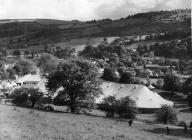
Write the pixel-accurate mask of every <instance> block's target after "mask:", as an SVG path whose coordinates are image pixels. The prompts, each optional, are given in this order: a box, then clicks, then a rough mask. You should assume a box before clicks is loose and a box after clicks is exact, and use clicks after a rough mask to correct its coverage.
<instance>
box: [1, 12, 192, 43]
mask: <svg viewBox="0 0 192 140" xmlns="http://www.w3.org/2000/svg"><path fill="white" fill-rule="evenodd" d="M190 19H191V9H185V10H176V11H160V12H149V13H140V14H136V15H133V16H128V17H126V18H121V19H117V20H111V19H103V20H93V21H86V22H85V21H77V20H74V21H61V20H51V19H28V20H25V19H13V20H11V19H10V20H0V38H5V37H14V36H21V37H22V38H23V36H25V37H26V34H27V35H28V37H30V38H31V39H37V38H40V37H41V38H43V39H48V40H55V39H57V40H58V39H66V38H67V39H68V38H69V39H71V38H79V37H86V36H92V37H93V36H114V35H124V34H139V33H156V32H161V31H176V30H178V29H179V30H182V31H189V30H190V26H191V25H190V21H191V20H190Z"/></svg>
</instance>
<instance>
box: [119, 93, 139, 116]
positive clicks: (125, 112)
mask: <svg viewBox="0 0 192 140" xmlns="http://www.w3.org/2000/svg"><path fill="white" fill-rule="evenodd" d="M117 103H118V108H117V113H118V115H119V117H120V118H128V119H135V117H136V113H137V110H136V108H135V101H133V100H131V99H130V98H129V97H128V96H127V97H124V98H120V99H119V100H118V101H117Z"/></svg>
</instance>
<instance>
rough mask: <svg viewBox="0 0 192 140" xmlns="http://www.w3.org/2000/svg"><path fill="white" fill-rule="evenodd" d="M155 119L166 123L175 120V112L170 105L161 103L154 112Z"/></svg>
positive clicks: (174, 121)
mask: <svg viewBox="0 0 192 140" xmlns="http://www.w3.org/2000/svg"><path fill="white" fill-rule="evenodd" d="M155 116H156V121H157V122H160V123H163V124H167V123H176V122H177V113H176V111H175V110H174V109H173V107H171V106H167V105H163V106H162V107H161V108H160V109H159V110H158V111H157V112H156V113H155Z"/></svg>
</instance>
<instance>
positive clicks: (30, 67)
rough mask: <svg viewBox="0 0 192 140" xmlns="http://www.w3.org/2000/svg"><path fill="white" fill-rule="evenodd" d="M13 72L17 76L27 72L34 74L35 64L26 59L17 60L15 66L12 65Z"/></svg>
mask: <svg viewBox="0 0 192 140" xmlns="http://www.w3.org/2000/svg"><path fill="white" fill-rule="evenodd" d="M13 69H14V70H15V73H16V74H17V75H19V76H23V75H27V74H35V73H36V71H37V68H36V66H35V64H34V63H33V62H32V61H30V60H27V59H21V60H19V61H18V62H17V63H16V64H15V66H14V67H13Z"/></svg>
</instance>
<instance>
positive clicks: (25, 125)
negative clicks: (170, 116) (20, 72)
mask: <svg viewBox="0 0 192 140" xmlns="http://www.w3.org/2000/svg"><path fill="white" fill-rule="evenodd" d="M191 137H192V132H191V130H190V131H189V130H188V133H187V134H185V133H184V130H183V129H182V128H181V129H180V128H171V129H170V135H169V136H167V135H166V129H165V126H159V125H150V124H145V123H139V122H135V123H134V124H133V126H132V127H129V126H128V123H127V122H123V121H119V122H118V123H117V121H115V120H112V119H107V118H103V117H94V116H86V115H75V114H70V113H54V112H43V111H38V110H32V109H27V108H20V107H14V106H7V105H0V140H183V139H191Z"/></svg>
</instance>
